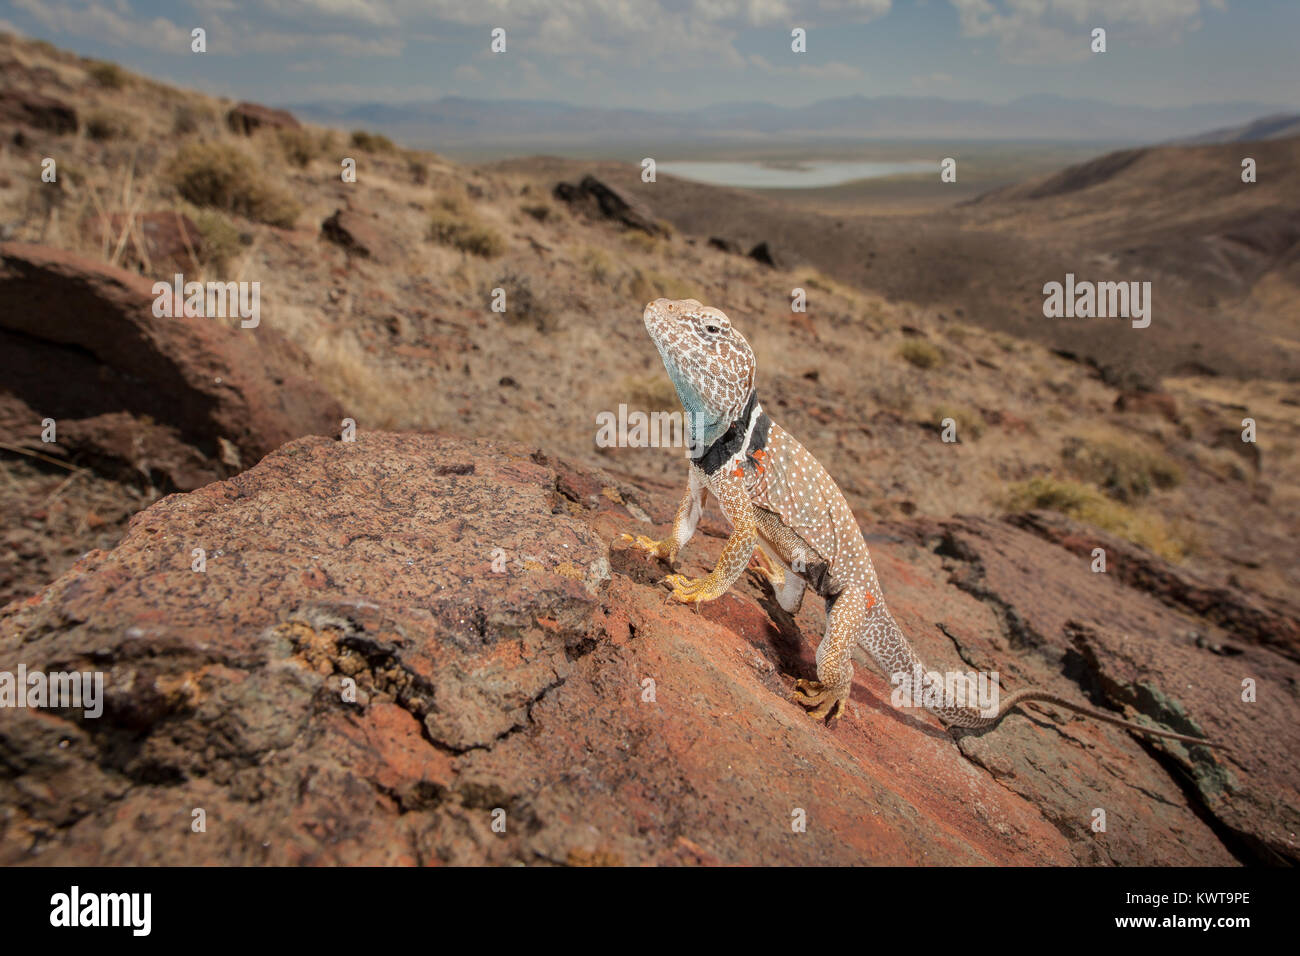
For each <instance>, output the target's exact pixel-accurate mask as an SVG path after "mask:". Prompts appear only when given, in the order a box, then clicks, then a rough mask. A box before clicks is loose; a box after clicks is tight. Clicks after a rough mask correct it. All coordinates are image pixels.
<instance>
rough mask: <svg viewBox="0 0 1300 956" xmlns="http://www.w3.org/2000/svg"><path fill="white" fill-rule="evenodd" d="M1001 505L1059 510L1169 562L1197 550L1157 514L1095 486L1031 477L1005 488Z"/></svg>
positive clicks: (1187, 535)
mask: <svg viewBox="0 0 1300 956" xmlns="http://www.w3.org/2000/svg"><path fill="white" fill-rule="evenodd" d="M1001 504H1002V506H1003V507H1005V508H1006V509H1007V510H1009V511H1028V510H1030V509H1034V508H1042V509H1046V510H1048V511H1059V512H1061V513H1062V514H1066V515H1069V516H1070V517H1071V518H1074V519H1075V520H1077V521H1082V522H1084V523H1085V524H1090V525H1092V526H1093V527H1096V528H1100V529H1102V530H1103V531H1109V532H1111V533H1112V534H1115V535H1118V536H1119V537H1121V538H1124V539H1125V540H1127V541H1132V542H1133V543H1134V544H1137V545H1141V546H1142V547H1144V548H1146V549H1147V550H1148V551H1151V552H1152V553H1154V554H1157V555H1159V556H1160V557H1162V558H1164V559H1166V560H1168V561H1181V560H1183V559H1184V558H1185V557H1187V556H1188V555H1189V554H1192V553H1194V552H1195V551H1196V549H1197V545H1196V543H1195V540H1194V539H1193V537H1192V536H1191V535H1190V534H1189V533H1187V532H1185V531H1175V530H1174V529H1173V528H1171V527H1170V525H1169V524H1168V523H1167V522H1166V521H1165V520H1164V519H1163V518H1162V517H1160V516H1159V515H1156V514H1151V513H1148V512H1143V511H1138V510H1135V509H1132V508H1128V507H1125V506H1124V505H1122V504H1119V503H1118V502H1115V501H1113V500H1111V499H1110V498H1108V497H1107V496H1106V495H1104V494H1102V492H1101V491H1100V490H1099V489H1097V488H1096V487H1095V486H1094V485H1087V484H1081V483H1079V482H1075V481H1065V480H1061V479H1058V478H1046V477H1039V478H1031V479H1029V481H1026V482H1021V483H1018V484H1014V485H1011V486H1010V487H1008V488H1007V490H1006V492H1005V494H1004V495H1003V498H1002V501H1001Z"/></svg>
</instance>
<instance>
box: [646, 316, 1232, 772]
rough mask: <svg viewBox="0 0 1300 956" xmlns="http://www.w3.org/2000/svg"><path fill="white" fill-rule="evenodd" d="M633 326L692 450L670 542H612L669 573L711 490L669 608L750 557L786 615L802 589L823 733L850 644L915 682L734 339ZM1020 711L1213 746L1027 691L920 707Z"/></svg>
mask: <svg viewBox="0 0 1300 956" xmlns="http://www.w3.org/2000/svg"><path fill="white" fill-rule="evenodd" d="M644 318H645V327H646V330H647V331H648V332H649V333H650V338H651V339H653V340H654V343H655V345H656V346H657V347H658V349H659V354H660V355H661V356H662V357H663V361H664V367H665V368H666V369H667V370H668V375H669V377H670V378H671V379H672V381H673V385H674V387H675V388H676V389H677V395H678V397H679V398H680V399H681V402H682V405H683V407H684V408H685V410H686V412H687V413H688V418H689V421H690V422H691V424H692V426H693V436H694V446H693V448H692V452H693V456H692V460H691V466H690V476H689V480H688V484H687V489H686V494H685V496H684V497H683V498H682V502H681V506H680V507H679V508H678V509H677V516H676V518H675V519H674V521H673V533H672V537H670V538H667V539H665V540H663V541H656V540H654V539H651V538H648V537H646V536H644V535H630V534H625V535H623V536H622V537H623V539H624V540H627V541H631V542H632V543H633V544H635V545H636V546H638V547H639V548H641V549H643V550H645V551H647V552H648V553H650V554H652V555H654V556H656V557H659V558H666V559H667V560H668V562H669V563H670V564H673V563H675V561H676V559H677V554H678V552H679V551H681V549H682V548H683V547H684V546H685V545H686V542H687V541H689V540H690V538H691V535H692V534H694V532H695V525H696V522H698V520H699V517H700V512H701V510H702V509H703V506H704V494H705V492H706V491H707V492H711V493H712V494H713V496H714V497H715V498H716V499H717V500H718V503H719V505H720V506H721V508H722V513H723V514H724V515H725V516H726V517H727V520H728V521H729V522H730V523H731V527H732V532H731V537H730V538H729V539H728V540H727V544H726V546H725V547H724V548H723V549H722V555H721V556H720V557H719V559H718V563H717V566H716V567H715V568H714V569H713V571H712V572H710V573H709V574H708V575H706V576H705V577H703V578H699V579H695V580H692V579H690V578H687V577H685V576H684V575H681V574H671V575H669V576H668V577H667V578H665V579H664V580H665V582H666V583H667V584H669V585H670V586H671V587H672V595H673V597H675V598H677V600H679V601H684V602H688V603H689V602H700V601H712V600H714V599H715V598H717V597H720V596H721V595H723V594H724V593H726V591H727V589H728V588H730V587H731V586H732V584H734V583H735V581H736V579H737V578H739V577H740V575H741V574H742V573H744V571H745V568H746V567H747V566H748V565H749V563H750V559H751V557H754V558H756V560H757V563H758V565H759V569H760V571H761V572H762V573H763V575H764V576H765V577H766V578H767V580H768V581H769V583H770V584H771V585H772V589H773V591H774V592H775V595H776V599H777V602H778V603H779V604H780V605H781V607H783V608H784V609H785V610H786V611H789V612H791V613H794V612H796V611H797V610H798V609H799V606H800V604H801V603H802V601H803V592H804V588H805V587H806V586H807V587H811V588H812V589H813V590H814V591H815V592H816V593H817V594H818V595H820V596H821V597H823V598H824V599H825V600H826V609H827V623H826V634H825V636H824V637H823V638H822V641H821V643H820V644H818V645H817V680H815V681H812V680H799V681H797V682H796V684H795V700H796V701H797V702H798V703H800V704H802V705H803V706H804V707H806V708H808V709H809V711H810V712H811V713H812V715H813V716H814V717H820V718H825V719H826V721H827V723H830V722H831V721H832V720H834V719H835V718H836V717H838V716H839V715H840V714H841V713H843V711H844V705H845V703H846V702H847V701H848V699H849V690H850V688H851V686H852V682H853V662H852V659H851V656H850V655H851V653H852V650H853V646H854V645H855V644H857V645H859V646H860V647H862V648H863V649H864V650H865V651H866V652H867V653H868V654H869V655H870V656H871V659H872V660H874V661H875V662H876V665H877V666H878V667H879V668H880V669H881V671H883V672H884V674H885V675H886V676H887V677H890V678H891V679H893V678H895V677H896V675H905V677H906V679H912V678H913V677H914V675H918V674H923V673H924V672H925V671H924V665H923V664H922V662H921V659H920V657H919V656H918V655H917V653H916V651H915V650H913V649H912V645H911V644H910V643H908V640H907V638H906V637H905V636H904V635H903V632H902V631H901V630H900V629H899V627H898V624H897V623H895V621H894V618H893V616H892V615H891V614H890V613H889V609H888V607H886V605H885V598H884V595H883V594H882V593H881V590H880V582H879V580H877V578H876V572H875V569H874V568H873V567H872V564H871V556H870V554H869V553H868V551H867V543H866V540H865V539H864V538H863V537H862V531H861V530H860V529H859V527H858V523H857V520H856V519H855V518H854V517H853V512H852V511H851V510H850V509H849V505H848V502H847V501H845V500H844V495H843V494H842V493H841V491H840V489H839V486H838V485H836V484H835V482H834V480H833V479H832V478H831V476H830V475H828V474H827V473H826V470H825V469H824V468H822V466H821V465H820V464H819V463H818V461H817V459H816V458H814V457H813V456H812V455H811V454H809V453H808V451H807V450H806V449H805V448H804V447H803V446H802V445H800V444H799V443H798V442H797V441H795V440H794V438H792V437H791V436H790V434H789V433H788V432H786V431H785V429H783V428H781V426H780V425H777V424H776V423H775V422H773V421H772V420H771V419H770V418H768V416H767V415H766V413H764V411H763V407H762V405H760V404H759V403H758V399H757V396H756V393H755V391H754V353H753V351H752V350H751V349H750V347H749V343H748V342H746V341H745V337H744V336H743V335H741V334H740V333H739V332H738V331H736V330H735V329H734V328H732V325H731V322H730V321H729V320H728V319H727V316H726V315H724V314H723V313H722V312H720V311H719V310H718V309H714V308H709V307H707V306H704V305H701V304H700V303H699V302H698V301H696V300H695V299H680V300H670V299H656V300H655V301H654V302H651V303H650V304H649V305H647V306H646V309H645V316H644ZM1028 701H1043V702H1046V703H1051V704H1057V705H1059V706H1061V707H1065V708H1068V709H1070V710H1073V711H1076V712H1078V713H1081V714H1085V715H1087V716H1089V717H1093V718H1096V719H1098V720H1103V721H1106V722H1107V723H1111V724H1116V725H1118V726H1120V727H1126V728H1128V729H1129V730H1136V731H1140V732H1142V733H1145V734H1154V735H1156V736H1159V737H1169V738H1172V739H1174V740H1181V741H1183V742H1185V743H1191V744H1204V745H1206V746H1211V747H1213V746H1220V745H1217V744H1212V743H1210V742H1209V741H1206V740H1202V739H1200V738H1197V737H1187V736H1184V735H1182V734H1176V733H1172V732H1169V731H1164V730H1154V729H1152V728H1150V727H1143V726H1141V725H1139V724H1135V723H1131V722H1129V721H1126V720H1121V719H1120V718H1118V717H1113V716H1111V715H1109V714H1104V713H1101V712H1099V711H1096V710H1092V709H1090V708H1086V707H1082V706H1080V705H1078V704H1075V703H1073V702H1071V701H1069V700H1065V699H1063V698H1061V697H1058V696H1056V695H1055V694H1050V693H1046V692H1044V691H1037V690H1033V689H1029V690H1022V691H1018V692H1017V693H1014V694H1012V695H1010V696H1009V697H1007V698H1005V699H1004V700H1003V701H1002V705H1001V707H1000V708H998V710H997V713H996V714H994V715H992V716H987V715H985V714H983V713H981V711H980V710H979V709H977V708H975V707H970V706H957V705H955V704H949V703H943V704H930V703H927V704H926V706H927V709H929V710H930V711H931V712H932V713H934V714H935V715H936V716H937V717H938V718H939V719H940V720H942V721H943V722H944V723H945V724H948V725H950V726H955V727H964V728H983V727H990V726H992V725H994V724H997V723H998V722H999V721H1000V720H1001V719H1002V718H1003V717H1004V716H1005V715H1006V714H1007V712H1008V711H1010V710H1011V709H1012V708H1014V707H1016V706H1017V705H1018V704H1022V703H1026V702H1028Z"/></svg>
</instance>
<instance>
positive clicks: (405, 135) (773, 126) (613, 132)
mask: <svg viewBox="0 0 1300 956" xmlns="http://www.w3.org/2000/svg"><path fill="white" fill-rule="evenodd" d="M287 105H288V106H289V108H290V109H292V110H293V111H294V112H295V113H297V114H298V115H300V116H302V117H304V118H306V119H309V120H312V121H315V122H319V123H323V124H326V125H332V126H343V127H347V128H365V129H370V130H376V131H378V132H381V133H385V134H387V135H388V136H390V137H392V138H394V139H398V140H400V141H401V142H403V143H405V144H407V145H410V146H427V147H430V148H433V149H442V150H450V151H456V150H465V149H485V148H487V149H507V150H513V149H519V150H528V151H536V150H544V149H547V148H553V147H557V146H563V147H565V148H566V149H568V150H571V149H573V148H575V147H587V148H590V147H595V146H602V145H614V144H619V143H654V142H660V143H662V142H671V143H674V144H681V143H687V142H689V143H695V144H699V145H710V144H713V145H728V144H735V145H743V144H745V143H747V142H754V143H758V142H770V140H771V137H773V136H781V137H784V138H789V137H802V138H804V139H807V140H811V141H819V142H854V141H861V140H883V139H962V140H973V139H987V140H1017V139H1026V140H1028V139H1040V140H1078V141H1096V142H1106V143H1122V142H1132V143H1151V142H1158V141H1161V140H1168V139H1172V138H1175V137H1180V136H1183V137H1185V136H1192V135H1196V134H1199V133H1201V132H1202V131H1203V130H1206V129H1207V128H1208V129H1214V128H1218V127H1223V128H1225V129H1235V128H1237V127H1238V126H1239V124H1241V123H1242V120H1243V117H1253V116H1265V115H1267V114H1277V113H1279V112H1282V111H1284V110H1285V109H1286V107H1279V106H1278V105H1277V104H1271V103H1245V102H1242V103H1207V104H1202V105H1197V106H1179V107H1144V106H1120V105H1116V104H1114V103H1107V102H1104V101H1101V100H1089V99H1074V98H1070V97H1063V96H1056V95H1048V94H1037V95H1033V96H1022V97H1020V98H1019V99H1016V100H1012V101H1011V102H1010V103H1006V104H993V103H984V102H980V101H978V100H949V99H942V98H939V97H932V96H927V97H920V96H917V97H913V96H879V97H866V96H846V97H840V98H837V99H829V100H820V101H818V102H816V103H812V104H810V105H808V106H799V107H786V106H773V105H771V104H769V103H726V104H720V105H717V106H706V107H701V108H699V109H693V110H678V111H657V110H641V109H602V108H598V107H586V106H575V105H572V104H569V103H562V102H555V101H548V100H480V99H467V98H464V97H443V98H442V99H438V100H434V101H431V102H412V103H358V104H337V103H323V102H317V103H296V104H287Z"/></svg>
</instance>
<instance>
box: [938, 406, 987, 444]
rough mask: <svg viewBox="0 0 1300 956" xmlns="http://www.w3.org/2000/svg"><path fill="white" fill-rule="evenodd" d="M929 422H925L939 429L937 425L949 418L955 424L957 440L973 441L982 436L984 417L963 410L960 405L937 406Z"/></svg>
mask: <svg viewBox="0 0 1300 956" xmlns="http://www.w3.org/2000/svg"><path fill="white" fill-rule="evenodd" d="M930 416H931V417H930V420H929V421H928V422H926V424H927V425H931V426H932V427H935V428H941V427H942V426H941V425H940V424H939V423H940V422H942V421H943V420H944V419H945V418H951V419H952V420H953V421H954V422H956V423H957V440H958V441H966V440H967V439H969V440H971V441H975V440H977V439H979V438H980V437H982V436H983V434H984V416H983V415H981V414H980V413H979V412H977V411H972V410H971V409H968V408H963V407H962V406H960V405H939V406H937V407H936V408H935V409H934V411H932V412H931V413H930Z"/></svg>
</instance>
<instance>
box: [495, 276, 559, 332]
mask: <svg viewBox="0 0 1300 956" xmlns="http://www.w3.org/2000/svg"><path fill="white" fill-rule="evenodd" d="M496 289H501V290H502V291H504V292H505V296H506V300H505V305H506V310H505V312H503V313H501V314H502V316H503V317H504V318H505V320H506V321H507V322H510V323H512V324H514V325H522V324H524V323H531V324H532V325H534V326H536V328H537V331H539V332H550V331H553V330H554V329H555V327H556V315H555V312H554V310H552V309H551V307H550V304H549V301H548V297H547V296H546V295H545V294H544V293H541V292H539V291H537V290H535V289H534V288H533V280H532V279H531V278H530V277H529V276H527V275H524V274H522V273H519V272H506V273H504V274H503V275H501V276H499V277H498V278H497V279H496V281H495V282H493V284H492V289H491V290H488V295H489V297H490V296H491V295H493V294H494V290H496Z"/></svg>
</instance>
